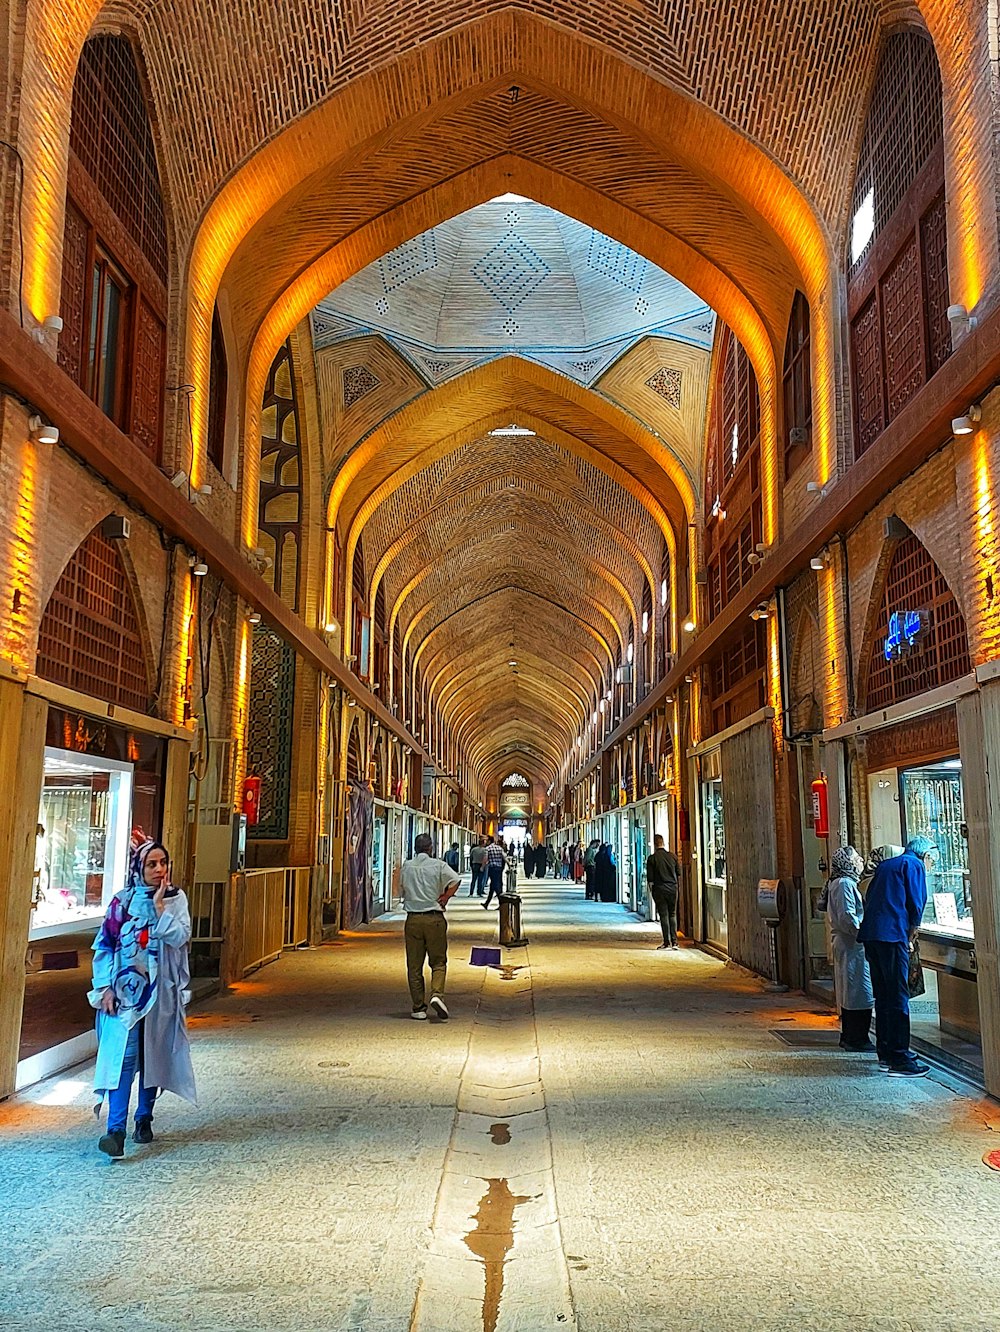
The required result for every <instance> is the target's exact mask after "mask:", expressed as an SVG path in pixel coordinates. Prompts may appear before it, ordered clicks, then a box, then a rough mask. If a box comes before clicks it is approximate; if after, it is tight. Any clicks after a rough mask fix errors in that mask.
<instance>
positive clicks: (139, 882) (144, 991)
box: [88, 842, 195, 1158]
mask: <svg viewBox="0 0 1000 1332" xmlns="http://www.w3.org/2000/svg"><path fill="white" fill-rule="evenodd" d="M190 939H191V916H190V914H189V912H188V904H187V898H186V897H185V895H184V893H183V892H181V890H180V889H179V888H172V887H171V885H170V857H169V855H168V854H167V850H166V848H165V847H164V846H162V845H161V844H160V843H159V842H144V843H143V845H142V846H140V847H138V848H137V849H136V850H135V851H134V852H133V854H132V861H131V865H130V867H129V876H128V883H127V884H126V886H125V888H124V889H123V891H122V892H120V893H118V894H117V895H116V896H115V897H113V898H112V899H111V902H110V904H109V906H108V909H107V912H106V914H105V917H104V921H103V923H102V925H101V928H100V930H99V932H98V935H97V938H96V940H95V941H94V988H93V989H92V990H91V991H90V994H89V995H88V998H89V999H90V1003H91V1006H92V1007H93V1008H96V1009H97V1067H96V1069H95V1071H94V1089H95V1091H96V1093H97V1096H98V1102H97V1105H96V1106H95V1107H94V1113H95V1114H98V1115H99V1114H100V1110H101V1102H102V1101H103V1099H104V1097H105V1096H106V1097H107V1100H108V1131H107V1133H105V1134H104V1136H103V1137H102V1138H101V1140H100V1142H99V1143H98V1147H99V1148H100V1150H101V1151H102V1152H104V1153H105V1154H106V1155H108V1156H110V1157H113V1158H115V1157H120V1156H123V1155H124V1154H125V1130H126V1125H127V1123H128V1111H129V1101H130V1100H131V1096H132V1083H133V1082H134V1081H135V1075H136V1073H137V1072H138V1074H139V1094H138V1105H137V1108H136V1115H135V1132H134V1133H133V1135H132V1140H133V1141H134V1142H138V1143H146V1142H152V1141H153V1128H152V1123H153V1106H154V1104H155V1102H156V1098H157V1096H158V1095H159V1093H160V1092H161V1091H172V1092H174V1093H175V1094H176V1095H178V1096H181V1097H183V1098H184V1099H185V1100H187V1101H191V1102H192V1103H193V1102H194V1101H195V1085H194V1070H193V1068H192V1066H191V1047H190V1043H189V1041H188V1034H187V1024H186V1022H185V1016H184V1010H185V1008H186V1006H187V1003H188V1001H189V999H190V997H191V993H190V989H189V986H190V972H189V970H188V943H189V941H190Z"/></svg>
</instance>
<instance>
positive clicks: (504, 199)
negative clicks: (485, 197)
mask: <svg viewBox="0 0 1000 1332" xmlns="http://www.w3.org/2000/svg"><path fill="white" fill-rule="evenodd" d="M490 203H534V200H533V199H529V198H527V196H526V195H523V194H497V195H495V196H494V197H493V198H492V199H491V200H490Z"/></svg>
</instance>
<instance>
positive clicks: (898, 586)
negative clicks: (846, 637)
mask: <svg viewBox="0 0 1000 1332" xmlns="http://www.w3.org/2000/svg"><path fill="white" fill-rule="evenodd" d="M907 611H911V612H917V613H919V614H920V615H921V618H922V621H923V627H922V629H921V632H920V634H919V637H918V638H917V640H916V642H915V643H914V644H913V645H912V647H909V646H907V645H905V644H904V645H903V646H902V650H901V651H900V652H899V654H898V655H894V656H892V657H891V658H890V657H889V656H887V654H886V641H887V639H888V637H889V621H890V617H891V616H892V615H894V614H895V615H900V614H902V613H904V612H907ZM971 669H972V666H971V663H970V659H969V640H968V634H967V632H966V626H965V617H964V616H963V615H962V611H961V609H960V607H959V605H958V602H957V601H956V600H955V597H954V596H953V594H952V592H951V590H950V589H949V587H948V584H947V583H946V582H945V580H944V578H943V577H942V575H941V571H940V570H939V569H938V567H937V565H936V564H935V563H934V561H933V559H931V556H930V554H929V553H928V551H927V549H926V548H925V547H924V546H923V545H922V544H921V543H920V541H919V540H918V539H917V537H915V536H914V535H913V533H912V532H911V533H910V535H909V536H907V537H905V538H904V539H903V540H902V541H901V542H900V543H899V545H898V546H897V547H896V550H895V553H894V554H893V557H892V560H891V562H890V564H889V569H888V572H887V574H886V579H885V588H884V591H883V594H882V601H881V605H880V607H879V611H878V615H877V617H876V621H875V626H874V632H873V637H872V642H871V645H870V648H869V653H868V670H867V678H866V687H865V689H864V692H863V698H864V704H863V708H864V711H866V712H873V711H877V710H878V709H879V708H886V707H889V706H890V705H891V704H893V703H900V702H902V701H903V700H904V699H908V698H913V697H914V696H915V695H916V694H923V693H926V691H927V690H929V689H935V688H937V687H938V686H939V685H943V684H947V683H949V681H951V680H957V679H959V678H960V677H961V676H963V675H967V674H968V672H969V671H970V670H971Z"/></svg>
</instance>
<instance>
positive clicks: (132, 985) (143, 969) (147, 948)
mask: <svg viewBox="0 0 1000 1332" xmlns="http://www.w3.org/2000/svg"><path fill="white" fill-rule="evenodd" d="M156 850H159V851H162V852H163V854H164V855H165V856H166V857H167V864H168V865H169V863H170V855H169V852H168V851H167V848H166V847H165V846H164V845H163V844H162V842H153V841H149V842H143V844H142V845H141V846H138V847H136V849H135V851H133V853H132V859H131V862H130V864H129V873H128V882H127V883H126V886H125V888H124V890H123V891H122V892H121V893H119V894H117V896H115V897H113V898H112V899H111V904H110V906H109V907H108V910H107V914H106V915H105V917H104V921H103V923H102V925H101V928H100V931H99V932H98V935H97V939H96V941H95V943H94V948H95V949H97V948H104V949H107V950H108V951H109V952H110V953H111V955H112V962H111V988H112V989H113V990H114V994H115V999H116V1000H117V1001H118V1011H117V1014H116V1016H117V1017H118V1019H119V1020H120V1021H121V1022H123V1023H124V1024H125V1026H126V1027H128V1028H129V1029H131V1028H132V1027H134V1026H135V1024H136V1023H137V1022H140V1021H141V1020H142V1019H143V1018H144V1017H145V1016H146V1014H147V1013H148V1012H149V1011H150V1009H151V1008H152V1007H153V1005H154V1004H155V1003H156V973H157V970H158V962H159V942H158V940H157V938H156V936H155V934H154V933H153V926H155V924H156V919H157V915H156V908H155V907H154V906H153V902H152V898H151V896H150V895H149V893H148V892H147V891H146V889H147V885H146V881H145V879H144V877H143V875H144V871H145V868H146V861H147V860H148V859H149V856H150V854H151V853H152V852H153V851H156Z"/></svg>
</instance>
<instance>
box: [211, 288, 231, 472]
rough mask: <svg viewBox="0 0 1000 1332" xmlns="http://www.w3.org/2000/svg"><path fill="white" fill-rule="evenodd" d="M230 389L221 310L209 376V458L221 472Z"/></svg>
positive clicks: (216, 317) (214, 318) (216, 315)
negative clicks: (227, 397)
mask: <svg viewBox="0 0 1000 1332" xmlns="http://www.w3.org/2000/svg"><path fill="white" fill-rule="evenodd" d="M228 390H229V367H228V365H227V362H226V343H225V340H224V338H223V336H222V322H221V320H220V319H219V311H218V309H216V311H215V313H214V314H213V315H212V359H211V364H210V368H209V377H208V460H209V462H210V463H211V464H212V465H213V467H215V469H216V470H217V471H219V472H221V471H222V464H223V461H224V459H225V449H226V394H227V393H228Z"/></svg>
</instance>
